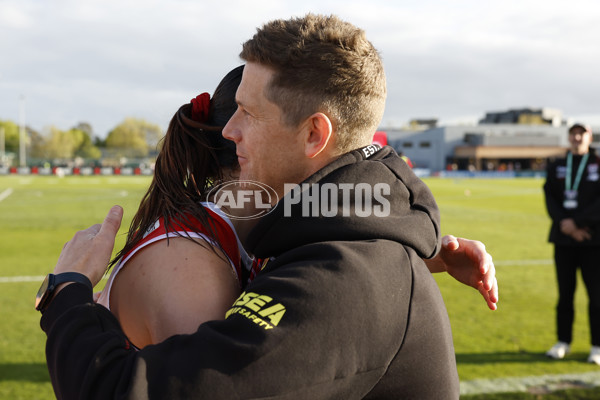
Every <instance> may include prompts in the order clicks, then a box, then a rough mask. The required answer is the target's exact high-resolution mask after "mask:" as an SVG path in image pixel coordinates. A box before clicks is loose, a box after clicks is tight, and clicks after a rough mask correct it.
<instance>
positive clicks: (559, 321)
mask: <svg viewBox="0 0 600 400" xmlns="http://www.w3.org/2000/svg"><path fill="white" fill-rule="evenodd" d="M591 142H592V131H591V129H590V127H589V126H587V125H583V124H574V125H573V126H571V127H570V128H569V143H570V144H571V146H570V149H569V151H568V152H567V155H566V157H565V158H560V159H557V160H554V161H552V162H550V163H548V167H547V179H546V183H545V184H544V193H545V196H546V208H547V209H548V214H549V215H550V218H551V219H552V227H551V229H550V237H549V241H550V242H552V243H554V262H555V264H556V279H557V282H558V304H557V306H556V328H557V335H558V342H557V343H556V344H555V345H554V346H552V348H551V349H550V350H548V351H547V352H546V355H547V356H548V357H550V358H554V359H562V358H564V357H565V355H567V354H568V353H569V351H570V344H571V340H572V330H573V321H574V318H575V311H574V304H573V300H574V296H575V287H576V283H577V269H580V270H581V275H582V277H583V282H584V283H585V287H586V290H587V294H588V299H589V304H588V313H589V321H590V333H591V339H592V340H591V341H592V348H591V351H590V355H589V357H588V362H590V363H595V364H598V365H600V266H599V265H598V264H599V263H600V158H599V157H598V155H597V154H596V152H595V151H594V149H592V148H590V144H591Z"/></svg>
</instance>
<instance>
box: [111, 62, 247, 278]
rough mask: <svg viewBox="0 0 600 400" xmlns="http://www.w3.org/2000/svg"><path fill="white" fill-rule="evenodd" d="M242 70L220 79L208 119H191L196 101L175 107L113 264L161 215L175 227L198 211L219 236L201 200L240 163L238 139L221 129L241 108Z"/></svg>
mask: <svg viewBox="0 0 600 400" xmlns="http://www.w3.org/2000/svg"><path fill="white" fill-rule="evenodd" d="M242 71H243V65H242V66H239V67H237V68H235V69H233V70H232V71H230V72H229V73H228V74H227V75H226V76H225V77H224V78H223V79H222V80H221V82H220V83H219V85H218V86H217V88H216V89H215V92H214V94H213V96H212V99H210V108H209V112H208V118H207V119H206V122H198V121H195V120H194V119H192V115H191V114H192V104H191V103H188V104H185V105H183V106H181V107H180V108H179V110H178V111H177V113H175V115H174V116H173V118H172V119H171V122H170V124H169V128H168V130H167V133H166V134H165V137H164V138H163V141H162V148H161V150H160V153H159V154H158V157H157V159H156V166H155V170H154V177H153V179H152V182H151V183H150V187H149V188H148V191H147V192H146V194H145V195H144V197H143V198H142V200H141V202H140V206H139V208H138V211H137V212H136V214H135V216H134V217H133V219H132V221H131V225H130V227H129V232H128V234H127V241H126V243H125V247H123V249H121V251H119V252H118V253H117V255H116V256H115V258H113V259H112V260H111V262H110V265H109V269H110V267H112V266H113V265H115V264H116V263H117V262H118V261H119V259H120V258H121V257H123V256H124V255H125V254H127V253H128V252H129V251H130V250H131V249H133V248H134V247H135V246H136V245H137V243H138V242H139V241H140V240H142V239H143V238H144V234H145V233H146V232H147V231H148V230H149V229H150V228H151V227H152V226H154V224H155V223H156V221H157V220H158V219H159V218H160V217H162V218H163V219H164V223H165V229H166V230H167V231H173V230H174V229H173V227H174V226H175V227H187V228H189V229H191V230H192V231H193V230H194V224H193V223H192V222H191V221H190V217H194V218H195V219H196V220H198V221H199V222H200V223H201V224H202V225H203V226H204V227H205V229H207V231H208V233H209V234H210V236H211V238H213V239H214V240H216V241H217V242H219V238H218V237H217V235H216V234H215V228H214V224H213V222H212V219H211V218H210V216H209V214H208V212H207V211H206V209H205V208H204V207H203V206H202V205H201V204H200V202H201V201H202V200H205V196H206V194H207V192H208V191H209V189H210V187H211V185H213V184H214V183H215V182H218V181H220V180H221V179H222V178H223V173H222V172H223V168H225V167H229V168H237V167H238V164H237V162H238V161H237V156H236V154H235V144H234V143H233V142H231V141H229V140H227V139H225V138H223V135H222V130H223V127H224V126H225V124H227V121H229V118H231V116H232V115H233V113H234V112H235V110H236V109H237V104H236V102H235V92H236V90H237V87H238V86H239V84H240V81H241V79H242ZM175 230H176V229H175ZM186 237H187V238H189V239H191V240H194V239H192V238H191V237H189V236H186ZM196 242H197V243H199V244H201V245H204V244H203V242H202V241H196Z"/></svg>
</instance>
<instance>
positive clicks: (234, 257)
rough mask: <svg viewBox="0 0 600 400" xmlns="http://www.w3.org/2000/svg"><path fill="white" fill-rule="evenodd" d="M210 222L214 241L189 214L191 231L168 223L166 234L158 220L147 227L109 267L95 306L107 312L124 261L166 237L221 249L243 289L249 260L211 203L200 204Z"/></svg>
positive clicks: (227, 224) (162, 223)
mask: <svg viewBox="0 0 600 400" xmlns="http://www.w3.org/2000/svg"><path fill="white" fill-rule="evenodd" d="M201 204H202V205H203V206H204V208H205V209H206V211H208V214H209V215H210V217H211V221H212V224H211V225H212V230H213V232H214V234H215V235H216V237H217V238H216V239H217V240H215V238H214V237H212V236H211V234H210V232H209V231H208V230H207V229H206V227H204V226H203V225H202V224H201V223H200V221H198V220H197V219H196V218H194V217H193V216H191V215H187V217H188V218H189V220H190V222H191V225H192V226H193V227H194V229H193V230H190V229H189V228H187V227H185V226H180V225H179V224H177V223H176V222H172V223H171V227H170V231H169V232H167V230H166V227H165V226H164V221H163V219H162V218H160V219H159V220H158V221H156V223H155V224H154V226H153V227H152V228H150V229H149V230H148V231H147V232H146V233H145V235H144V238H143V239H142V240H141V241H140V242H139V243H138V244H137V245H136V246H135V247H134V248H133V249H131V250H130V251H129V252H128V253H127V254H125V255H124V256H123V257H122V258H121V259H120V260H119V262H118V263H117V264H116V265H115V266H114V267H113V270H112V272H111V274H110V276H109V278H108V282H107V283H106V286H105V287H104V290H102V292H101V294H100V297H99V298H98V301H97V303H98V304H101V305H103V306H104V307H106V308H108V309H109V310H110V291H111V289H112V285H113V282H114V280H115V277H116V276H117V274H118V273H119V272H120V271H121V270H122V269H123V267H124V266H125V265H126V264H127V262H128V261H129V260H130V259H131V257H133V256H134V255H135V254H136V253H137V252H138V251H140V250H141V249H143V248H144V247H146V246H148V245H150V244H152V243H155V242H157V241H159V240H164V239H167V238H174V237H180V236H184V237H185V236H186V235H187V236H189V237H191V238H195V239H196V238H197V239H202V240H205V241H206V242H207V243H209V244H210V245H212V246H216V247H217V248H219V249H221V250H222V251H223V252H224V253H225V254H226V255H227V258H228V259H229V262H230V264H231V267H232V268H233V270H234V272H235V274H236V276H237V278H238V283H239V284H240V288H242V287H244V286H245V283H246V282H245V280H246V277H247V276H248V274H249V273H250V270H251V268H252V260H251V258H250V257H249V256H248V254H247V253H246V251H245V250H244V248H243V247H242V243H241V242H240V240H239V238H238V236H237V234H236V233H235V229H234V228H233V225H232V223H231V221H230V220H229V218H228V217H227V216H226V215H225V214H224V213H223V211H221V210H220V209H219V208H218V207H217V206H216V205H215V204H214V203H210V202H202V203H201Z"/></svg>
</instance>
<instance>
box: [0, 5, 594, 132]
mask: <svg viewBox="0 0 600 400" xmlns="http://www.w3.org/2000/svg"><path fill="white" fill-rule="evenodd" d="M368 3H369V5H367V2H366V1H363V0H361V1H354V0H344V1H337V0H335V1H328V0H321V1H312V0H306V1H277V0H270V1H269V0H253V1H241V0H232V1H229V0H218V1H217V0H211V1H208V0H170V1H165V0H162V1H160V0H144V1H141V0H0V120H12V121H14V122H19V121H20V118H21V117H20V115H21V112H20V111H21V110H24V115H25V121H26V124H27V125H29V126H31V127H32V128H34V129H36V130H39V131H44V130H45V129H46V128H48V127H49V126H56V127H57V128H59V129H69V128H71V127H73V126H75V125H76V124H77V123H79V122H87V123H89V124H91V125H92V128H93V130H94V134H95V135H97V136H100V137H105V136H106V134H107V133H108V132H109V131H110V130H111V129H112V128H113V127H115V126H116V125H117V124H119V123H120V122H121V121H123V119H124V118H126V117H136V118H143V119H146V120H148V121H150V122H154V123H156V124H159V125H160V126H162V127H163V128H166V126H167V124H168V122H169V120H170V118H171V116H172V115H173V113H174V112H175V111H176V110H177V108H178V107H179V106H180V105H181V104H183V103H185V102H188V101H189V100H190V99H191V98H192V97H195V95H196V94H198V93H200V92H203V91H208V92H210V93H212V91H213V90H214V88H215V86H216V85H217V83H218V82H219V80H220V78H221V77H222V76H223V75H224V74H225V73H226V72H227V71H229V70H230V69H232V68H233V67H235V66H237V65H239V64H240V63H241V62H240V60H239V58H238V54H239V52H240V50H241V43H242V42H244V41H245V40H247V39H249V38H250V37H251V36H252V35H253V34H254V31H255V29H256V27H258V26H260V25H262V23H264V22H266V21H269V20H271V19H275V18H287V17H290V16H300V15H304V14H306V13H307V12H315V13H322V14H331V13H333V14H337V15H339V16H340V17H342V18H343V19H345V20H347V21H350V22H352V23H354V24H355V25H357V26H359V27H360V28H362V29H364V30H365V31H366V32H367V37H368V38H369V39H370V40H371V41H372V42H373V44H374V45H375V47H376V48H377V49H378V50H379V51H380V53H381V55H382V57H383V60H384V65H385V68H386V73H387V79H388V100H387V106H386V112H385V115H384V118H383V122H382V125H383V126H401V125H404V124H406V123H407V122H408V121H409V120H410V119H412V118H430V117H435V118H439V119H440V121H441V123H458V122H462V123H465V122H471V123H473V122H475V121H476V120H477V119H479V118H482V117H483V116H484V115H485V112H487V111H503V110H506V109H508V108H517V107H535V108H541V107H550V108H557V109H560V110H562V112H563V116H564V117H565V118H573V119H576V120H584V121H585V122H590V123H593V124H600V104H599V103H600V100H599V96H600V93H599V89H600V1H597V0H568V1H564V0H561V1H558V0H546V1H543V0H518V1H515V0H504V1H495V2H491V1H484V0H453V1H447V0H446V1H442V0H417V1H402V0H398V1H383V0H371V1H369V2H368Z"/></svg>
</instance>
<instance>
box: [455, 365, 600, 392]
mask: <svg viewBox="0 0 600 400" xmlns="http://www.w3.org/2000/svg"><path fill="white" fill-rule="evenodd" d="M561 384H571V385H574V386H579V387H582V388H585V387H589V388H591V387H596V386H600V371H598V372H596V371H593V372H583V373H580V374H563V375H539V376H522V377H511V378H496V379H475V380H472V381H463V382H461V383H460V394H461V396H463V395H473V394H484V393H514V392H526V391H528V390H529V389H532V388H536V387H540V388H546V389H548V390H551V391H553V390H559V389H560V388H561ZM572 387H573V386H572Z"/></svg>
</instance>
